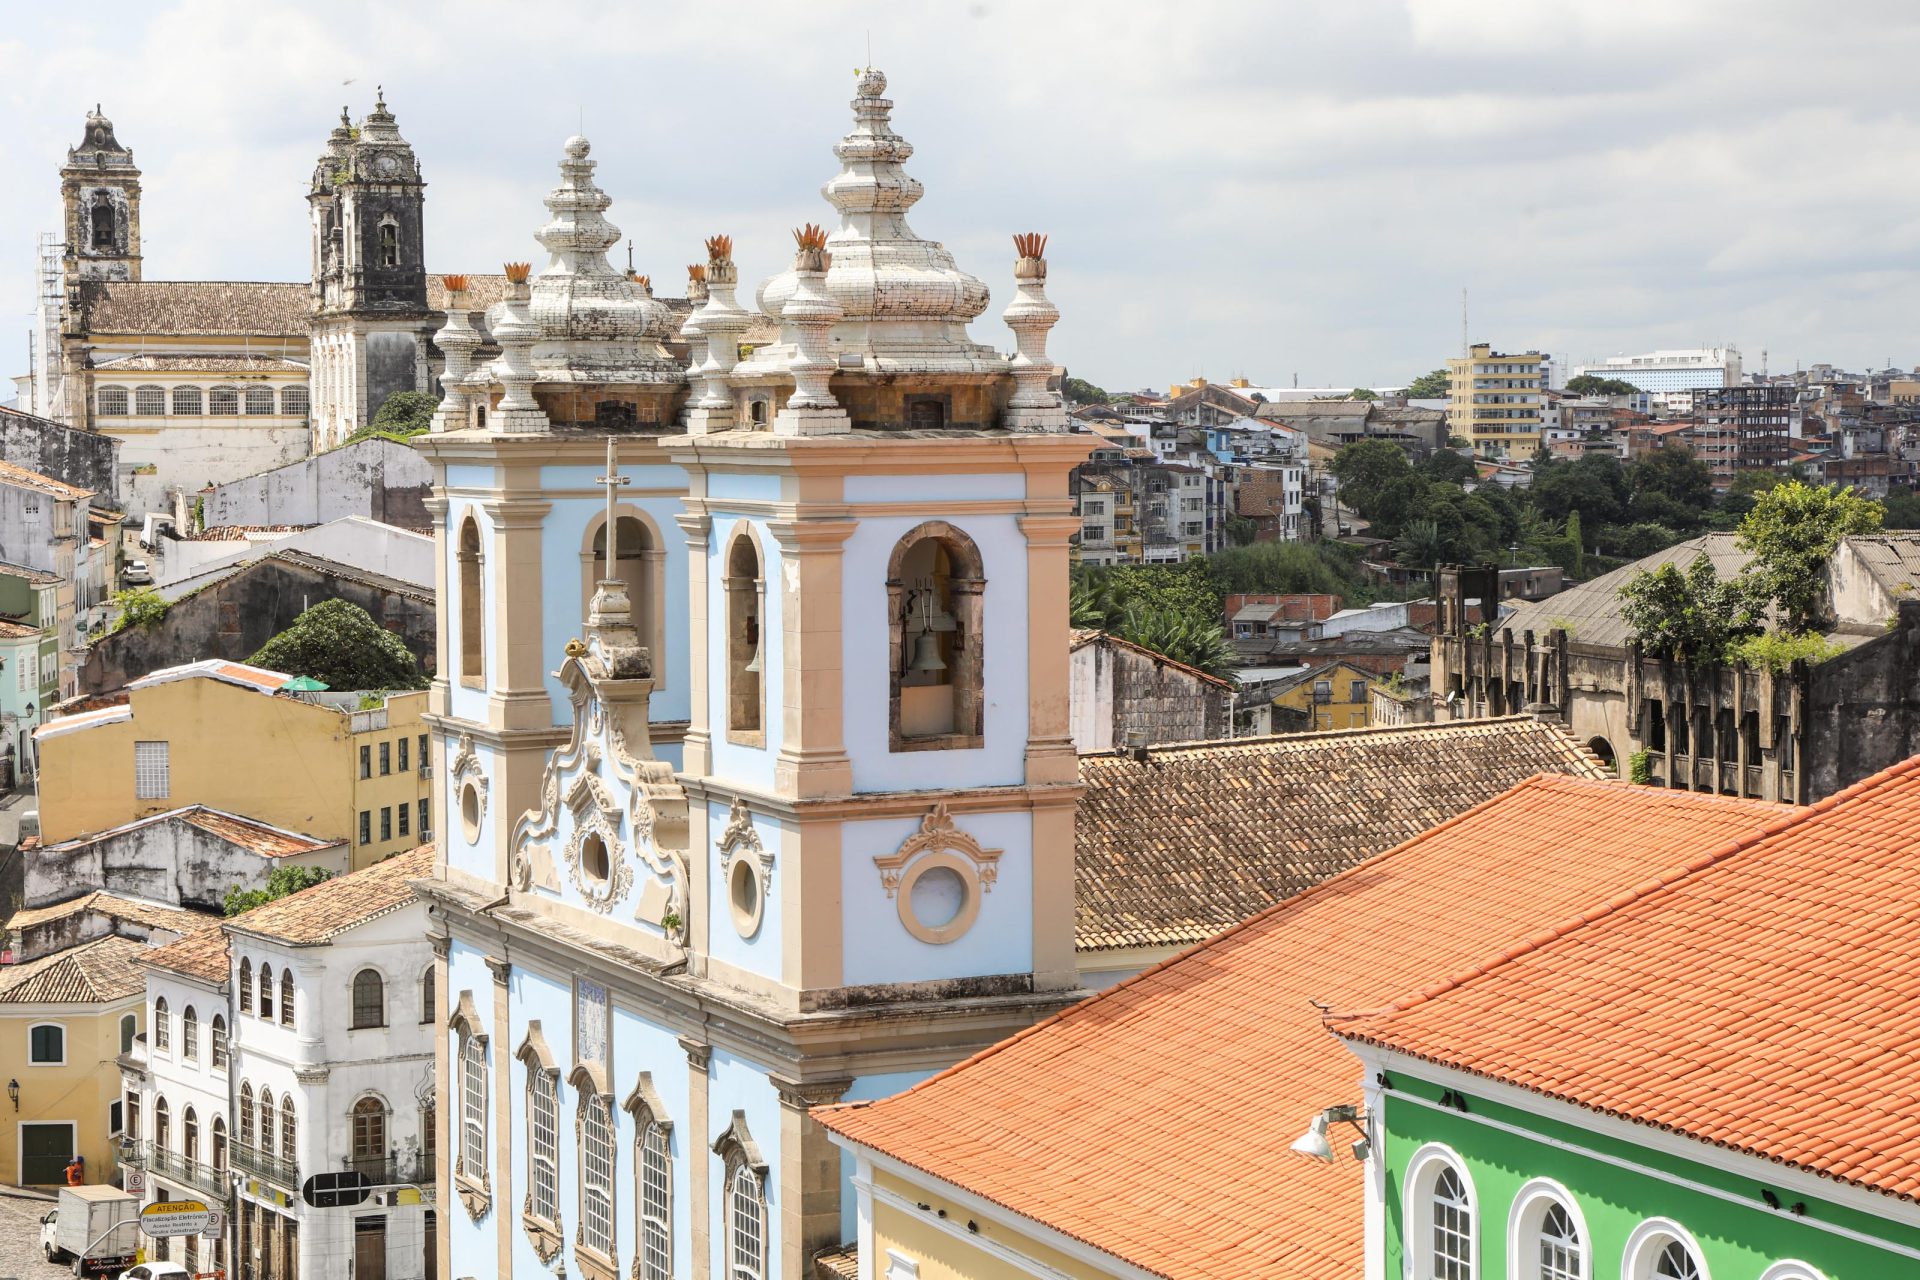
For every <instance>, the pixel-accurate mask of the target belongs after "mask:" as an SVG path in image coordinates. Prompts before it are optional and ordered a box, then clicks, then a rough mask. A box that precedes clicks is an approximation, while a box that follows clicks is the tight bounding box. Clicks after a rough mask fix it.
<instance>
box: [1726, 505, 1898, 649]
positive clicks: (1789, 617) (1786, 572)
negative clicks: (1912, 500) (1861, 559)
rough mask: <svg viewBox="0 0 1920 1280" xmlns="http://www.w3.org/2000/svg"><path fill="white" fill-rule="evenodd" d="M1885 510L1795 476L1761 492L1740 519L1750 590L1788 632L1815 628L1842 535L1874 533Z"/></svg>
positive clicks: (1738, 538)
mask: <svg viewBox="0 0 1920 1280" xmlns="http://www.w3.org/2000/svg"><path fill="white" fill-rule="evenodd" d="M1885 516H1886V511H1885V509H1884V508H1883V507H1881V505H1880V504H1879V503H1877V502H1875V501H1873V500H1872V499H1870V498H1863V497H1861V496H1860V495H1859V494H1856V493H1853V492H1850V491H1848V490H1845V489H1841V488H1840V487H1839V486H1837V485H1834V486H1828V487H1819V486H1815V485H1809V484H1802V483H1800V482H1799V481H1797V480H1793V481H1789V482H1787V483H1786V484H1782V485H1776V486H1775V487H1773V488H1771V489H1769V490H1767V491H1766V492H1765V493H1762V494H1761V495H1760V496H1759V497H1758V498H1757V499H1756V500H1755V502H1754V505H1753V510H1752V511H1750V512H1748V513H1747V518H1746V519H1744V520H1742V521H1741V522H1740V532H1739V534H1738V537H1737V541H1738V544H1739V547H1740V549H1741V550H1742V551H1747V552H1750V553H1752V555H1753V561H1752V562H1751V563H1750V564H1748V566H1747V568H1746V576H1747V578H1748V579H1749V583H1750V588H1751V590H1752V591H1754V592H1755V593H1756V594H1758V595H1760V596H1763V597H1764V598H1766V599H1767V600H1770V601H1772V602H1773V604H1774V605H1775V606H1777V607H1778V608H1779V610H1780V615H1781V616H1780V621H1781V629H1782V631H1784V632H1785V633H1786V634H1788V635H1798V634H1800V633H1801V632H1804V631H1809V630H1813V629H1814V628H1816V627H1817V626H1818V625H1819V623H1820V622H1821V621H1823V617H1824V612H1825V608H1824V599H1825V595H1826V585H1827V561H1828V559H1829V558H1830V557H1831V556H1832V555H1833V552H1834V548H1835V547H1837V546H1839V545H1840V539H1842V538H1844V537H1847V536H1848V535H1850V534H1856V533H1877V532H1879V529H1880V525H1881V522H1882V521H1883V520H1884V519H1885Z"/></svg>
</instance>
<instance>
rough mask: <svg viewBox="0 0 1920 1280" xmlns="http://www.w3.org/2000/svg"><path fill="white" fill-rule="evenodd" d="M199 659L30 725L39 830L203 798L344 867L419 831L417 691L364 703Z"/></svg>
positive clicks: (48, 837)
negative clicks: (316, 846)
mask: <svg viewBox="0 0 1920 1280" xmlns="http://www.w3.org/2000/svg"><path fill="white" fill-rule="evenodd" d="M288 684H289V677H287V676H285V675H282V674H280V673H278V672H274V671H265V670H262V669H261V668H259V667H250V666H246V665H245V664H243V663H238V662H223V661H219V660H209V661H206V662H196V663H191V664H189V665H187V666H183V667H169V668H167V669H166V670H164V671H156V672H154V673H153V674H152V675H149V676H145V677H143V678H141V679H139V680H136V681H134V682H133V683H132V684H130V685H128V686H127V689H126V701H125V702H122V703H119V704H117V705H114V706H108V707H101V708H97V709H94V710H90V711H82V712H77V713H75V714H73V715H69V716H62V717H60V718H59V719H57V720H52V721H49V722H48V723H46V724H44V725H42V726H40V728H39V729H38V730H36V731H35V733H34V741H35V744H36V747H37V749H38V752H39V757H40V830H41V839H42V840H43V841H44V842H46V843H49V844H50V843H53V842H55V841H60V840H68V839H72V838H74V837H76V836H81V835H86V834H90V833H92V832H96V831H104V830H107V829H109V828H112V827H117V826H121V825H122V824H124V823H128V822H133V821H135V820H137V819H140V818H146V817H151V816H152V815H154V814H158V813H165V812H167V811H169V810H173V809H178V808H181V807H183V806H185V805H193V804H201V805H208V806H211V807H213V808H216V809H222V810H225V811H227V812H229V813H237V814H240V815H242V816H244V817H248V818H253V819H257V820H258V821H261V822H266V823H271V824H272V825H274V826H277V827H283V828H285V829H287V830H289V831H297V832H300V833H302V834H305V835H310V836H316V837H319V838H321V839H326V840H344V841H348V842H350V844H351V847H352V855H351V859H350V863H351V866H352V867H354V868H359V867H364V866H367V865H368V864H370V863H372V862H375V861H377V860H378V859H380V858H383V857H385V856H386V855H387V854H390V853H399V852H401V851H402V850H405V849H411V848H413V847H414V846H416V845H418V844H420V843H421V842H422V841H423V840H426V839H428V838H429V836H430V832H429V830H428V825H429V821H430V815H431V813H432V812H433V806H432V803H431V798H432V770H431V769H430V768H429V767H428V760H427V750H428V746H427V742H428V738H427V729H426V726H425V725H424V724H423V723H422V722H421V718H420V714H421V712H422V711H424V710H425V709H426V697H427V695H426V694H425V693H424V692H420V693H397V694H390V695H388V696H387V697H386V698H385V700H384V701H383V702H382V703H381V704H380V705H379V706H376V707H371V708H365V709H362V708H361V707H360V706H359V695H357V694H352V693H332V692H327V693H310V692H293V691H291V690H290V689H289V688H288Z"/></svg>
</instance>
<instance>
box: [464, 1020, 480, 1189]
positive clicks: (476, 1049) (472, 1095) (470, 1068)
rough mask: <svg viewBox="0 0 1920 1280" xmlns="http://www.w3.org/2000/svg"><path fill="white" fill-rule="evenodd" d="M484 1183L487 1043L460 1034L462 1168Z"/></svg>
mask: <svg viewBox="0 0 1920 1280" xmlns="http://www.w3.org/2000/svg"><path fill="white" fill-rule="evenodd" d="M458 1171H459V1172H461V1173H464V1174H465V1175H466V1176H467V1177H469V1178H472V1179H474V1180H475V1181H480V1180H482V1179H484V1178H485V1177H486V1172H487V1040H486V1037H485V1036H482V1035H479V1034H477V1033H475V1032H474V1031H472V1030H463V1031H462V1032H461V1033H460V1168H459V1170H458Z"/></svg>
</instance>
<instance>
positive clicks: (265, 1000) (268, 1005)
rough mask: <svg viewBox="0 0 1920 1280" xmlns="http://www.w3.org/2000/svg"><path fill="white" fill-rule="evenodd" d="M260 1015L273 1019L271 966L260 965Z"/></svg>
mask: <svg viewBox="0 0 1920 1280" xmlns="http://www.w3.org/2000/svg"><path fill="white" fill-rule="evenodd" d="M260 1016H261V1017H262V1018H265V1019H266V1020H267V1021H268V1022H272V1021H273V966H272V965H270V964H263V965H261V966H260Z"/></svg>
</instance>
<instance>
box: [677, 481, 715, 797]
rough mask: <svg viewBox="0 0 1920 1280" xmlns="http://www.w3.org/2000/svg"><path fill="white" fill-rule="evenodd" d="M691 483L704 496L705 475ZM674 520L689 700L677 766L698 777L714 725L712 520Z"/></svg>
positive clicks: (685, 516)
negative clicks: (682, 544) (683, 559)
mask: <svg viewBox="0 0 1920 1280" xmlns="http://www.w3.org/2000/svg"><path fill="white" fill-rule="evenodd" d="M691 483H692V485H693V487H694V489H695V490H697V491H699V492H701V493H704V492H705V490H706V475H705V473H703V472H697V471H696V472H693V473H692V477H691ZM691 502H692V498H691V497H690V498H689V504H690V505H691ZM674 519H675V521H676V522H678V524H679V525H680V528H681V530H682V531H684V532H685V533H686V535H687V690H688V694H689V697H690V698H691V700H692V711H691V713H690V717H689V720H690V722H689V724H688V726H687V738H686V747H685V750H684V752H683V753H682V760H681V766H680V767H681V772H682V773H685V774H688V775H689V776H692V777H701V776H704V775H705V774H706V773H707V772H708V770H709V769H710V768H711V767H712V762H713V752H712V747H711V744H712V742H713V726H712V717H711V716H710V715H709V713H708V707H707V679H708V655H707V645H708V635H707V632H708V626H707V543H708V542H709V540H710V539H711V538H712V536H713V518H712V517H711V516H708V515H707V514H706V513H705V511H703V510H693V511H688V512H685V513H682V514H681V515H678V516H675V517H674Z"/></svg>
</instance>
